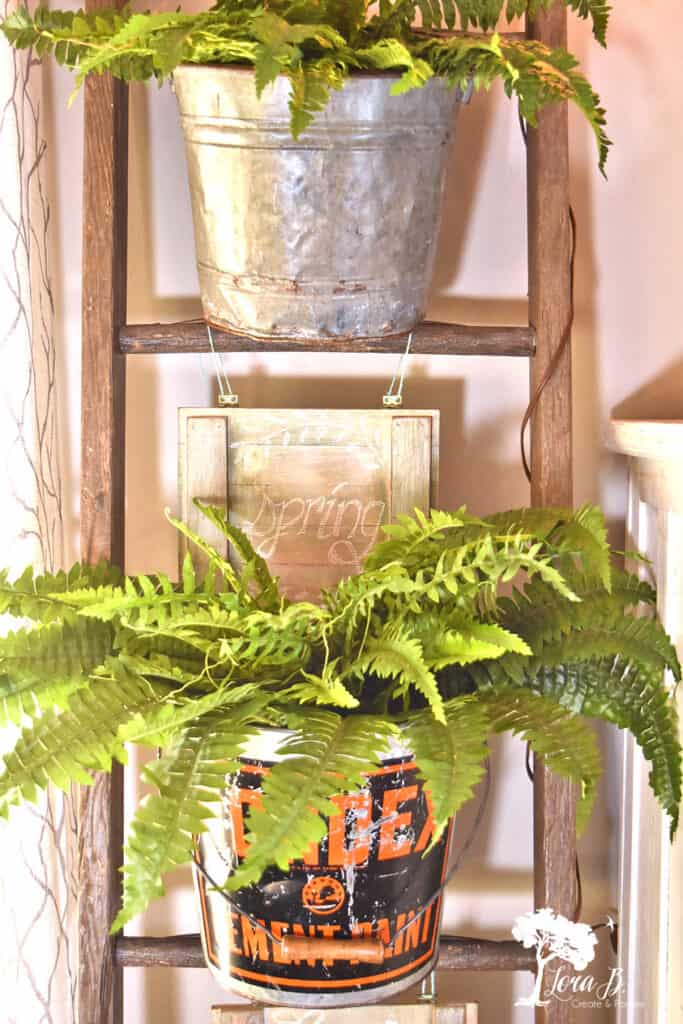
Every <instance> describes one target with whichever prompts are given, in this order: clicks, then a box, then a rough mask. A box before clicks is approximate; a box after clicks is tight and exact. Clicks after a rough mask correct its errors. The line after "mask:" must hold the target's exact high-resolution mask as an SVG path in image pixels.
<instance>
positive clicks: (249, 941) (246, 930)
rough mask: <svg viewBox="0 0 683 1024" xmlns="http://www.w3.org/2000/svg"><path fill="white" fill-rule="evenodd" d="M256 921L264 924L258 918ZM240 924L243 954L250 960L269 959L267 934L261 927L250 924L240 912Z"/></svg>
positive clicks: (263, 923)
mask: <svg viewBox="0 0 683 1024" xmlns="http://www.w3.org/2000/svg"><path fill="white" fill-rule="evenodd" d="M258 923H259V924H261V925H265V922H264V921H262V920H261V919H260V918H259V919H258ZM240 926H241V928H242V948H243V950H244V955H245V956H248V957H251V959H252V960H270V954H269V952H268V935H267V933H266V932H265V931H264V930H263V928H257V927H256V925H252V923H251V921H250V920H249V918H248V917H245V916H244V914H240Z"/></svg>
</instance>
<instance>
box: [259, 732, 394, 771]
mask: <svg viewBox="0 0 683 1024" xmlns="http://www.w3.org/2000/svg"><path fill="white" fill-rule="evenodd" d="M296 734H297V731H296V729H281V728H276V727H274V726H267V725H262V726H259V729H258V732H256V733H254V734H253V735H251V736H250V737H249V738H248V739H247V740H246V742H245V743H244V745H243V748H242V753H241V754H240V757H242V758H246V759H247V760H255V761H260V760H268V759H269V758H271V757H277V754H278V750H279V748H280V746H281V745H282V743H284V742H285V740H287V739H289V738H290V737H291V736H296ZM284 756H285V757H287V756H290V757H291V756H292V755H284ZM412 756H413V754H412V751H411V750H410V749H409V748H408V747H407V746H406V745H405V744H403V743H401V742H400V741H399V740H395V739H392V740H391V742H390V744H389V746H388V748H387V749H386V750H384V751H383V752H382V754H381V757H379V758H378V763H381V762H384V761H393V760H395V759H396V758H399V757H401V758H405V757H412Z"/></svg>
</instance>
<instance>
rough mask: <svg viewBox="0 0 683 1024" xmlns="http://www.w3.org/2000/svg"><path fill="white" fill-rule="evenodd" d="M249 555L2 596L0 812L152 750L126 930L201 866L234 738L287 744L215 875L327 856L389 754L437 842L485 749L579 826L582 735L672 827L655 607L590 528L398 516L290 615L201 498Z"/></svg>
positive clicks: (526, 519) (100, 569) (2, 582)
mask: <svg viewBox="0 0 683 1024" xmlns="http://www.w3.org/2000/svg"><path fill="white" fill-rule="evenodd" d="M196 504H197V506H198V508H200V509H201V511H202V512H203V513H204V514H205V515H206V516H207V517H208V519H209V520H210V521H211V523H212V525H213V526H214V527H218V528H219V529H220V530H221V531H222V533H223V534H224V535H225V537H226V538H227V539H228V540H229V541H230V543H231V546H232V548H233V549H234V550H235V551H236V552H238V554H239V559H240V561H239V564H238V565H237V566H235V565H233V564H231V563H230V562H229V561H227V560H226V559H225V558H224V557H223V556H221V555H220V553H219V552H218V551H216V550H215V549H214V548H213V547H211V546H210V545H208V544H207V543H206V542H205V541H204V540H202V539H201V537H199V536H198V535H197V534H195V533H193V531H192V530H190V529H189V528H188V527H187V526H186V525H184V524H183V523H181V522H179V521H177V520H175V519H173V517H171V516H169V519H170V520H171V522H172V523H173V524H174V525H175V526H176V527H177V529H178V530H180V531H181V532H182V533H183V534H184V535H185V537H187V538H188V539H189V540H190V542H191V543H190V548H191V549H192V547H193V546H197V547H199V548H200V549H201V551H202V553H203V554H204V555H205V556H208V559H209V569H208V571H207V573H206V575H205V576H204V577H203V578H201V579H199V578H198V577H197V575H196V572H195V569H194V566H193V562H192V556H191V554H190V553H188V555H187V556H186V558H185V561H184V564H183V567H182V572H181V574H180V580H179V582H177V583H174V582H171V580H169V579H168V577H166V576H164V575H163V574H156V575H142V576H135V577H134V576H124V575H122V574H121V573H120V572H119V571H118V570H116V569H113V568H111V567H109V566H107V565H105V564H102V565H99V566H96V567H94V568H90V567H88V566H79V565H77V566H75V567H74V568H73V569H72V570H71V571H70V572H68V573H59V574H57V575H44V576H34V575H33V573H32V571H31V570H27V571H26V572H25V573H24V574H23V575H22V576H21V577H20V578H19V579H18V580H16V581H15V582H13V583H12V582H10V581H9V580H8V578H7V575H6V574H0V611H2V612H5V613H9V614H10V615H13V616H15V617H17V618H18V619H20V620H22V623H26V621H27V620H28V622H29V625H28V626H27V625H25V624H24V625H22V626H21V628H19V629H17V630H16V631H15V632H12V633H9V634H8V635H7V636H5V637H4V638H3V639H1V640H0V721H2V722H3V723H4V724H7V723H14V724H15V725H16V724H18V725H21V726H22V728H21V730H20V731H18V735H17V739H16V742H15V744H14V747H13V749H12V750H11V751H10V752H9V753H8V754H7V755H6V757H5V759H4V769H3V771H2V773H0V813H2V814H3V815H7V814H8V813H9V809H10V807H11V806H12V805H13V804H16V803H19V802H21V801H24V800H29V801H31V800H35V798H36V796H37V794H38V793H39V791H40V790H41V789H43V788H44V787H45V786H46V785H47V784H48V782H53V783H55V784H56V785H58V786H61V787H66V786H68V785H69V784H70V783H71V782H72V781H76V782H80V783H83V784H86V785H87V784H89V783H90V782H91V781H92V777H93V773H94V772H97V771H108V770H110V768H111V766H112V764H113V762H114V761H121V762H124V761H125V759H126V745H127V744H131V743H133V744H141V745H150V746H158V747H161V748H163V750H164V754H163V756H162V757H161V758H160V760H158V761H156V762H154V763H153V764H152V765H151V766H149V767H147V768H146V769H145V773H144V776H145V779H146V781H147V782H149V783H150V784H151V785H152V786H153V789H154V792H153V793H152V795H151V796H148V797H147V798H145V800H143V802H142V804H141V806H140V808H139V809H138V812H137V814H136V816H135V818H134V820H133V822H132V825H131V828H130V833H129V838H128V845H127V856H126V866H125V869H124V901H123V908H122V910H121V912H120V914H119V916H118V917H117V919H116V921H115V922H114V928H119V927H121V926H122V925H123V924H124V923H125V922H126V921H128V920H129V919H130V918H131V917H133V916H134V915H135V914H137V913H139V912H140V911H141V910H143V909H144V907H145V906H146V905H147V903H148V902H149V900H150V899H153V898H155V897H156V896H159V895H160V894H161V893H162V892H163V885H164V881H163V879H164V874H165V873H166V872H167V871H169V870H171V869H172V868H174V867H176V866H178V865H180V864H183V863H185V862H187V861H189V860H190V859H191V856H192V837H193V836H194V835H197V834H199V833H201V832H203V831H204V830H205V829H206V828H207V822H208V821H209V820H210V819H211V817H212V815H213V814H214V813H215V812H216V807H217V805H218V803H219V799H220V796H221V793H222V791H223V789H224V787H225V785H226V779H228V778H229V777H230V774H231V773H232V772H234V771H235V770H236V766H237V764H238V759H239V757H240V753H241V751H242V750H243V748H244V744H245V742H246V741H247V740H248V739H249V737H251V736H253V735H254V734H255V733H257V732H258V731H259V730H262V729H264V728H278V729H284V730H288V736H289V738H288V739H287V740H286V743H285V747H284V749H283V751H282V752H283V753H286V755H287V757H286V759H284V760H282V761H279V762H278V763H277V764H276V765H275V766H274V767H273V768H272V769H271V771H270V772H269V773H268V774H267V775H266V776H265V777H264V780H263V793H262V803H261V806H260V807H255V808H254V809H253V811H252V813H251V814H250V817H249V822H248V827H249V835H248V840H249V845H248V853H247V855H246V857H245V858H244V859H243V861H242V863H241V864H240V865H239V866H238V867H237V868H236V869H235V870H234V872H233V873H232V875H231V876H230V878H229V880H228V883H227V884H228V887H229V888H231V889H234V888H240V887H243V886H245V885H249V884H252V883H254V882H257V881H258V879H259V878H260V877H261V875H262V873H263V872H264V870H266V869H267V868H268V867H269V866H271V865H273V864H275V865H277V866H279V867H280V868H286V866H287V864H288V863H289V862H290V861H292V860H294V859H297V858H299V857H301V856H302V855H303V854H304V852H305V851H306V849H307V848H308V847H309V845H310V844H311V843H315V842H318V841H319V840H320V838H321V836H322V834H323V832H324V829H325V821H324V819H325V818H326V817H327V816H329V814H330V813H331V812H332V809H333V804H332V802H331V798H332V797H333V796H334V795H335V794H336V793H338V792H341V791H354V790H357V789H358V788H359V787H360V786H361V785H362V784H363V780H364V778H365V775H366V773H367V772H368V771H371V770H372V769H373V767H374V766H376V765H377V763H378V761H379V760H380V759H381V757H382V754H383V752H384V751H386V750H387V749H388V748H389V746H390V744H391V743H392V742H395V741H400V743H401V744H402V745H403V746H404V747H405V748H407V749H410V750H412V752H413V754H414V756H415V759H416V761H417V764H418V766H419V770H420V772H421V774H422V777H423V779H424V782H425V786H426V788H427V790H428V792H429V795H430V799H431V804H432V809H433V816H434V821H435V831H434V834H433V836H432V842H435V841H436V839H437V838H438V836H439V835H440V834H441V832H442V830H443V829H444V827H445V826H446V824H447V822H448V820H449V818H450V817H451V816H452V815H453V814H455V813H456V812H457V811H458V809H459V808H460V807H461V806H462V804H463V803H464V802H465V801H466V800H468V799H469V798H470V796H471V794H472V791H473V787H474V786H475V785H476V783H477V782H478V780H479V779H480V778H481V775H482V773H483V771H484V763H485V760H486V757H487V753H488V746H487V744H488V740H489V738H490V737H491V736H492V735H494V734H496V733H501V732H506V731H507V732H512V733H515V734H517V735H519V736H520V737H521V738H522V739H523V740H524V741H525V742H527V743H528V744H529V745H530V746H531V748H532V749H533V750H534V751H535V752H536V753H537V754H538V755H539V756H541V757H543V758H544V759H545V761H546V763H547V764H548V765H549V766H550V767H551V768H552V769H553V770H554V771H556V772H559V773H560V774H562V775H564V776H566V777H567V778H569V779H572V780H574V781H575V782H576V783H578V786H579V793H580V803H579V808H578V820H579V824H580V826H582V825H583V824H584V823H585V821H586V819H587V817H588V814H589V812H590V807H591V802H592V799H593V797H594V794H595V789H596V784H597V780H598V777H599V774H600V758H599V754H598V750H597V746H596V741H595V738H594V735H593V732H592V730H591V728H590V726H589V724H588V722H587V720H588V719H590V718H601V719H604V720H606V721H608V722H611V723H613V724H615V725H617V726H619V727H620V728H623V729H628V730H630V731H631V732H632V733H633V735H634V736H635V738H636V740H637V741H638V743H639V744H640V746H641V747H642V750H643V752H644V754H645V757H646V758H647V759H648V761H649V763H650V766H651V774H650V783H651V786H652V789H653V791H654V792H655V794H656V795H657V797H658V798H659V800H660V802H661V804H662V806H663V807H664V809H665V810H666V811H667V813H668V814H669V817H670V820H671V831H672V834H673V832H674V831H675V829H676V826H677V821H678V810H679V805H680V799H681V750H680V747H679V741H678V723H677V719H676V711H675V704H674V701H673V696H672V691H671V688H670V680H671V679H673V680H674V681H677V680H678V679H679V677H680V666H679V663H678V659H677V657H676V652H675V650H674V648H673V646H672V644H671V641H670V640H669V638H668V636H667V635H666V633H665V632H664V630H663V629H662V627H661V625H660V624H659V622H658V621H657V619H656V617H654V616H653V615H646V616H643V615H642V614H641V612H642V611H643V610H647V609H652V607H653V605H654V592H653V591H652V589H651V588H650V587H649V586H648V585H647V584H645V583H643V582H642V581H640V580H639V579H637V578H636V577H634V576H632V575H629V574H628V573H625V572H623V571H621V570H618V569H616V568H614V567H613V564H612V563H613V555H612V552H611V551H610V548H609V546H608V543H607V539H606V532H605V527H604V521H603V518H602V515H601V513H600V512H599V510H598V509H596V508H594V507H590V506H587V507H585V508H582V509H579V510H578V511H575V512H573V511H570V510H566V509H518V510H513V511H512V512H507V513H504V514H501V515H496V516H492V517H490V518H489V519H487V520H482V519H478V518H476V517H473V516H470V515H468V514H467V513H466V511H465V510H464V509H459V510H458V511H456V512H442V511H437V510H434V511H432V512H431V513H430V514H429V515H424V514H422V513H420V512H416V513H415V516H414V517H410V516H402V517H400V518H399V520H398V522H396V523H394V524H392V525H391V526H387V527H385V528H384V531H385V537H384V539H383V540H382V541H381V542H380V543H378V544H377V545H376V546H375V547H374V549H373V550H372V551H371V552H370V554H369V555H368V558H367V561H366V564H365V567H364V569H363V571H362V572H361V573H359V574H358V575H356V576H352V577H349V578H348V579H345V580H342V581H341V582H340V583H339V584H338V585H337V586H336V587H334V588H332V589H331V590H329V591H325V592H323V593H322V595H321V603H320V604H319V605H314V604H309V603H307V602H290V601H288V600H287V599H286V598H285V597H284V596H282V595H281V594H280V591H279V589H278V583H277V580H276V579H273V578H272V577H271V575H270V573H269V571H268V567H267V565H266V563H265V562H264V560H263V559H262V558H261V557H260V556H259V555H258V554H257V553H256V552H255V551H254V549H253V548H252V546H251V544H250V543H249V540H248V539H247V537H246V536H245V535H244V534H243V533H242V532H241V531H239V530H238V529H237V528H236V527H234V526H232V525H231V524H230V523H229V521H227V520H226V519H225V518H224V516H223V514H222V512H220V511H219V510H218V509H214V508H210V507H207V506H204V505H202V504H201V503H199V502H197V503H196Z"/></svg>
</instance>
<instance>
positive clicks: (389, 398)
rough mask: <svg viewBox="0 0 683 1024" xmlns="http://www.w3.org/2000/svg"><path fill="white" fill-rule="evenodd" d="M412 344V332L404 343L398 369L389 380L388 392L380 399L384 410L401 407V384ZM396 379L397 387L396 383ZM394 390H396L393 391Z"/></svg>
mask: <svg viewBox="0 0 683 1024" xmlns="http://www.w3.org/2000/svg"><path fill="white" fill-rule="evenodd" d="M412 343H413V332H412V331H411V332H410V334H409V335H408V341H407V343H406V350H405V352H404V353H403V355H402V356H401V358H400V360H399V364H398V369H397V371H396V373H395V374H394V376H393V377H392V378H391V384H390V385H389V390H388V391H387V393H386V394H385V395H384V396H383V398H382V405H383V406H384V408H385V409H400V408H401V406H402V405H403V382H404V380H405V376H406V369H407V366H408V356H409V355H410V346H411V345H412ZM397 378H398V387H397V386H396V381H397ZM394 388H396V390H394Z"/></svg>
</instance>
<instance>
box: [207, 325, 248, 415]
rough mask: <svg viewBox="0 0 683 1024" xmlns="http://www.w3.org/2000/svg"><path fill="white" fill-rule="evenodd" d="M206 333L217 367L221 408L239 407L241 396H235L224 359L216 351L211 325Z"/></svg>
mask: <svg viewBox="0 0 683 1024" xmlns="http://www.w3.org/2000/svg"><path fill="white" fill-rule="evenodd" d="M206 332H207V334H208V336H209V347H210V349H211V354H212V355H213V361H214V365H215V367H216V377H217V378H218V404H219V405H221V406H226V405H232V406H238V405H239V404H240V398H239V395H237V394H235V392H234V391H233V390H232V388H231V386H230V378H229V377H228V375H227V373H226V372H225V369H224V366H223V360H222V357H221V356H220V355H219V354H218V352H217V351H216V346H215V345H214V341H213V331H212V330H211V324H207V325H206Z"/></svg>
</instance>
